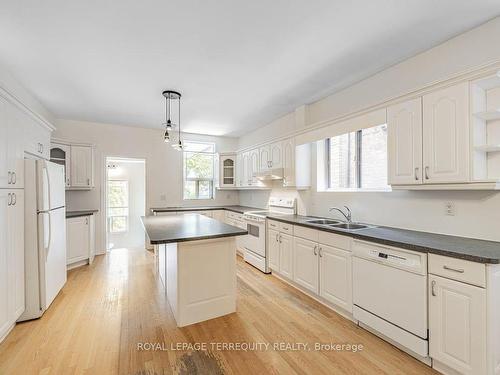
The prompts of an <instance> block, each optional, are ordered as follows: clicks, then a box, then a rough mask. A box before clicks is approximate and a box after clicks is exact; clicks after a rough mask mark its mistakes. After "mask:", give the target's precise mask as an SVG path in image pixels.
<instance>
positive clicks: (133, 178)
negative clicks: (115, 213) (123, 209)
mask: <svg viewBox="0 0 500 375" xmlns="http://www.w3.org/2000/svg"><path fill="white" fill-rule="evenodd" d="M108 164H113V165H115V166H116V168H115V169H110V168H108V169H107V172H108V181H110V180H126V181H128V193H129V194H128V195H129V202H128V207H129V209H128V210H129V212H128V214H129V218H128V230H127V231H126V232H120V233H108V249H109V245H110V244H112V245H113V249H118V248H124V247H143V246H144V244H145V243H146V242H145V241H146V235H145V233H144V228H143V227H142V224H141V216H144V215H145V212H146V165H145V162H138V161H135V160H134V161H124V160H120V161H117V160H114V161H112V162H110V163H108Z"/></svg>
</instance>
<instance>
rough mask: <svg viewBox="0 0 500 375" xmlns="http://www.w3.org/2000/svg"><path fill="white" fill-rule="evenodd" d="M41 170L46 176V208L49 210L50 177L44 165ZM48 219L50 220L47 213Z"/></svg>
mask: <svg viewBox="0 0 500 375" xmlns="http://www.w3.org/2000/svg"><path fill="white" fill-rule="evenodd" d="M43 171H44V173H45V177H46V178H47V192H48V194H47V201H48V202H47V203H48V206H47V209H49V210H50V209H51V208H52V206H51V205H50V177H49V170H48V169H47V167H46V166H45V167H44V168H43ZM49 220H50V215H49Z"/></svg>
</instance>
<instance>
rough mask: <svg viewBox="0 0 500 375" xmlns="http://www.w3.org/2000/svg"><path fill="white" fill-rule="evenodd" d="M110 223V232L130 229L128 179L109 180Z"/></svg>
mask: <svg viewBox="0 0 500 375" xmlns="http://www.w3.org/2000/svg"><path fill="white" fill-rule="evenodd" d="M108 225H109V232H110V233H120V232H127V231H128V181H124V180H110V181H108Z"/></svg>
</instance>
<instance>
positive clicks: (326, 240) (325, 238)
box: [318, 230, 352, 251]
mask: <svg viewBox="0 0 500 375" xmlns="http://www.w3.org/2000/svg"><path fill="white" fill-rule="evenodd" d="M318 242H319V243H322V244H325V245H328V246H333V247H336V248H338V249H343V250H348V251H350V250H351V242H352V238H351V237H349V236H342V235H340V234H335V233H328V232H324V231H321V230H320V231H319V241H318Z"/></svg>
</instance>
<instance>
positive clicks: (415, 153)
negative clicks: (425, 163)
mask: <svg viewBox="0 0 500 375" xmlns="http://www.w3.org/2000/svg"><path fill="white" fill-rule="evenodd" d="M387 126H388V134H387V145H388V147H387V148H388V150H387V151H388V167H389V173H388V178H389V184H390V185H398V184H399V185H415V184H421V183H422V98H416V99H412V100H409V101H406V102H404V103H400V104H396V105H393V106H390V107H388V108H387Z"/></svg>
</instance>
